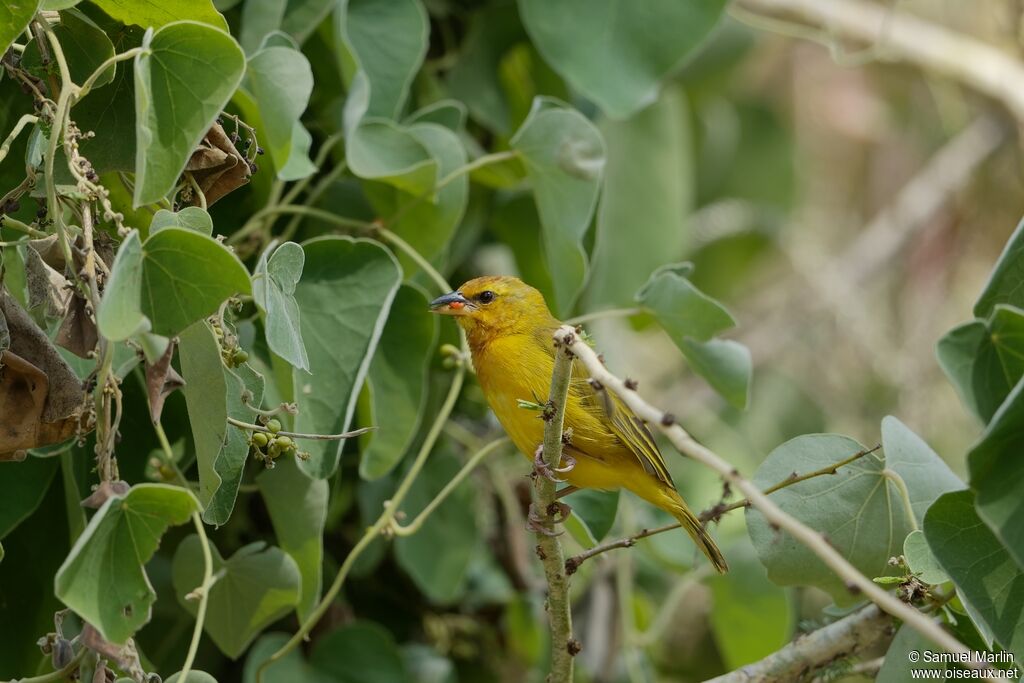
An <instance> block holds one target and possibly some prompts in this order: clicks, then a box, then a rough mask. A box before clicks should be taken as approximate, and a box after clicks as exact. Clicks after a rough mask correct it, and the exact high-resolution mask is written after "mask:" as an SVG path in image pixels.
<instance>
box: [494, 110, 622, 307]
mask: <svg viewBox="0 0 1024 683" xmlns="http://www.w3.org/2000/svg"><path fill="white" fill-rule="evenodd" d="M511 145H512V148H513V149H514V150H516V151H518V152H519V154H520V156H521V157H522V160H523V164H524V165H525V166H526V175H527V177H528V178H529V179H530V184H531V185H532V187H533V193H534V198H535V199H536V202H537V211H538V212H539V213H540V220H541V225H542V227H543V231H542V235H543V243H544V258H545V260H546V262H547V265H548V270H549V271H550V273H551V279H552V281H553V283H554V289H555V302H554V303H555V309H556V310H555V313H556V315H566V314H568V312H569V310H570V309H571V308H572V305H573V303H574V302H575V301H576V297H577V295H578V294H579V291H580V288H581V287H582V286H583V282H584V280H586V277H587V257H586V252H585V251H584V250H583V236H584V235H585V234H586V232H587V228H588V227H589V226H590V219H591V218H592V217H593V215H594V205H595V203H596V202H597V193H598V190H599V188H600V186H601V174H602V170H603V168H604V161H605V151H604V142H603V141H602V140H601V134H600V133H599V132H598V130H597V128H595V127H594V124H592V123H591V122H590V121H588V120H587V119H586V117H584V116H583V115H582V114H580V113H579V112H578V111H576V110H574V109H570V108H569V107H568V106H566V105H564V104H563V103H561V102H558V101H557V100H552V99H550V98H545V97H538V98H537V99H536V100H534V103H533V108H532V109H531V111H530V115H529V116H528V117H527V118H526V121H524V122H523V125H522V127H520V129H519V130H518V131H517V132H516V134H515V136H514V137H513V138H512V140H511Z"/></svg>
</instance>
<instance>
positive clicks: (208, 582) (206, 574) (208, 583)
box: [179, 512, 216, 681]
mask: <svg viewBox="0 0 1024 683" xmlns="http://www.w3.org/2000/svg"><path fill="white" fill-rule="evenodd" d="M192 523H193V524H195V527H196V533H197V534H198V535H199V542H200V544H201V545H202V546H203V582H202V583H201V584H200V585H199V587H198V588H196V589H195V590H194V591H192V592H191V593H189V595H190V596H193V595H198V596H199V607H198V608H196V625H195V627H194V628H193V629H192V640H191V642H189V644H188V653H187V654H186V655H185V663H184V664H183V665H182V666H181V674H180V675H179V680H181V681H187V680H188V673H189V671H190V670H191V669H192V664H193V662H195V660H196V652H198V651H199V640H200V639H201V638H202V636H203V624H204V623H205V622H206V606H207V605H208V604H209V602H210V589H211V588H213V584H214V583H215V582H216V579H215V578H214V576H213V555H212V554H211V552H210V542H209V540H207V538H206V529H204V528H203V520H202V518H201V517H200V516H199V513H198V512H193V513H192ZM186 599H187V597H186Z"/></svg>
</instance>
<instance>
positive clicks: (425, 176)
mask: <svg viewBox="0 0 1024 683" xmlns="http://www.w3.org/2000/svg"><path fill="white" fill-rule="evenodd" d="M345 154H346V161H347V162H348V165H349V168H351V169H352V173H354V174H355V175H356V176H358V177H360V178H365V179H367V180H379V181H381V182H384V183H388V184H389V185H394V186H395V187H397V188H398V189H400V190H404V191H405V192H408V193H409V194H412V195H414V196H417V197H418V196H420V195H423V194H426V193H428V192H430V191H431V190H432V189H433V187H434V183H435V181H436V178H437V162H436V161H434V159H433V157H431V155H430V152H429V150H427V148H426V146H424V145H423V143H421V142H420V141H419V140H418V139H417V137H416V136H415V135H413V134H412V133H411V132H410V131H409V130H408V129H407V128H405V127H404V126H401V125H399V124H397V123H394V122H392V121H386V120H384V119H371V120H368V121H363V122H362V123H360V124H359V125H358V126H356V127H355V128H354V129H352V131H351V132H350V133H349V137H348V140H346V146H345Z"/></svg>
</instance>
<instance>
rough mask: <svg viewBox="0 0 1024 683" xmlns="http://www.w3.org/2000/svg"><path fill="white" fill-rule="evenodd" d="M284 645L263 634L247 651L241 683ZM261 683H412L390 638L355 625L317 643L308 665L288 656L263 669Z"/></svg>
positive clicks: (282, 639)
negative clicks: (329, 682)
mask: <svg viewBox="0 0 1024 683" xmlns="http://www.w3.org/2000/svg"><path fill="white" fill-rule="evenodd" d="M287 641H288V634H285V633H268V634H266V635H264V636H263V637H261V638H260V639H259V640H258V641H256V644H255V645H254V646H253V647H252V649H251V650H250V651H249V656H248V658H247V659H246V661H245V672H244V674H243V678H242V680H243V681H244V682H245V683H256V671H257V670H258V669H259V666H260V665H261V664H262V663H263V662H265V661H266V660H267V659H269V658H270V656H271V655H272V654H274V652H276V651H277V650H278V649H280V648H281V646H282V645H284V644H285V643H286V642H287ZM262 680H263V682H264V683H327V682H328V681H331V682H332V683H413V681H412V679H410V678H409V674H408V672H407V671H406V667H405V663H404V662H403V659H402V655H401V652H400V651H399V649H398V646H397V645H395V641H394V638H393V637H392V636H391V634H390V633H388V632H387V631H386V630H384V628H382V627H381V626H379V625H377V624H375V623H371V622H366V621H356V622H355V623H352V624H348V625H347V626H343V627H341V628H339V629H336V630H334V631H331V632H330V633H328V634H327V635H325V636H323V637H322V638H319V639H317V641H316V644H315V645H314V646H313V652H312V654H311V655H310V658H309V660H308V661H304V660H303V659H302V654H301V652H300V651H299V650H292V651H291V652H289V653H288V654H287V655H285V656H284V657H283V658H281V659H280V660H279V661H277V662H274V664H273V665H271V666H269V667H267V670H266V671H265V672H264V675H263V678H262Z"/></svg>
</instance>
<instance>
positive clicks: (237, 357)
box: [231, 349, 249, 365]
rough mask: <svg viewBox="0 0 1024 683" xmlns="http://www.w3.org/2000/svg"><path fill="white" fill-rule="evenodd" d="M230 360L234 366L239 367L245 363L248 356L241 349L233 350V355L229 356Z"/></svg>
mask: <svg viewBox="0 0 1024 683" xmlns="http://www.w3.org/2000/svg"><path fill="white" fill-rule="evenodd" d="M231 359H232V360H233V361H235V365H241V364H242V363H244V362H245V361H247V360H249V354H248V353H247V352H246V351H243V350H242V349H237V350H235V353H234V354H233V355H232V356H231Z"/></svg>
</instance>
